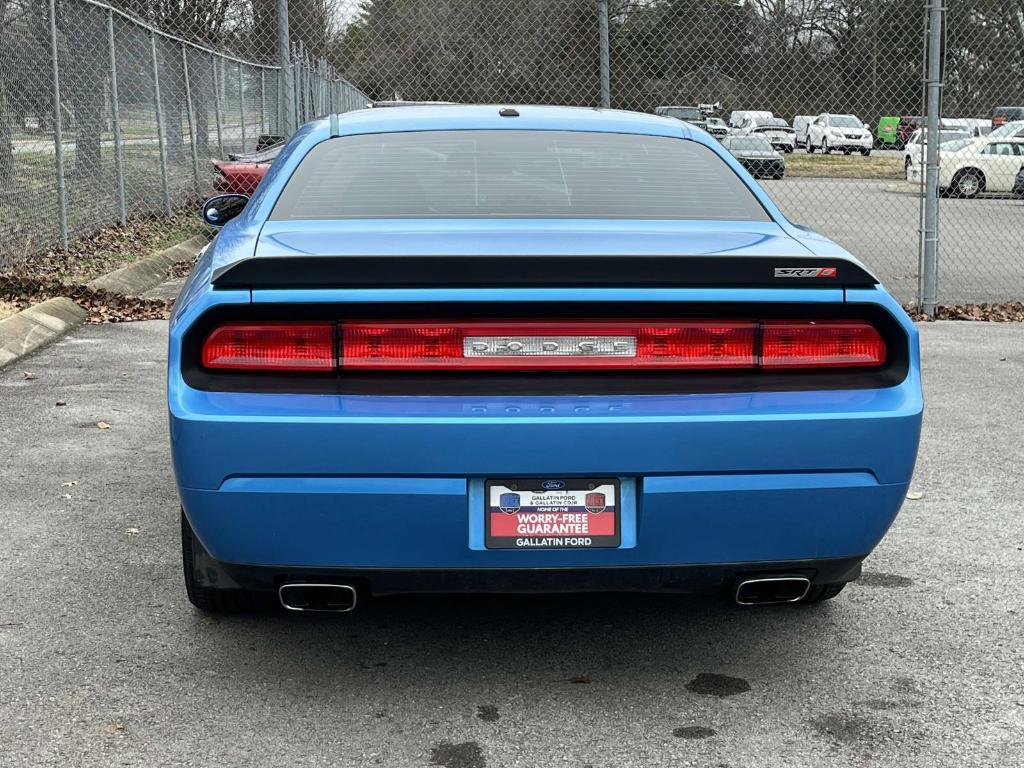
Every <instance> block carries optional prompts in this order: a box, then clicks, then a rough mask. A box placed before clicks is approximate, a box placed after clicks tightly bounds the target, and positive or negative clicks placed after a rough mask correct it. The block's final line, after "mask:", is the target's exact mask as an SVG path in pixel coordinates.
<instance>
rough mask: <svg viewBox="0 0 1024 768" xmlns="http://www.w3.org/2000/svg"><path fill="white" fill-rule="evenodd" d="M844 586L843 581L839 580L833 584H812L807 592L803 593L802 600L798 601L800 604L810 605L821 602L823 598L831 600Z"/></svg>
mask: <svg viewBox="0 0 1024 768" xmlns="http://www.w3.org/2000/svg"><path fill="white" fill-rule="evenodd" d="M845 586H846V582H845V581H839V582H836V583H834V584H812V585H811V588H810V589H809V590H808V592H807V594H806V595H804V598H803V600H801V601H800V603H801V604H802V605H811V604H814V603H822V602H824V601H825V600H831V599H832V598H833V597H835V596H837V595H838V594H839V593H840V592H842V591H843V588H844V587H845Z"/></svg>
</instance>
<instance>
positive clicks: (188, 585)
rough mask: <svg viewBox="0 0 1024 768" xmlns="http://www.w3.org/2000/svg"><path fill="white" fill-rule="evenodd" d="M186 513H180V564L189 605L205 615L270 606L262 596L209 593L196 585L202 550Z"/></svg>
mask: <svg viewBox="0 0 1024 768" xmlns="http://www.w3.org/2000/svg"><path fill="white" fill-rule="evenodd" d="M202 546H203V545H202V544H201V543H200V542H199V539H197V538H196V535H195V532H193V530H192V526H191V525H189V522H188V518H187V517H185V510H182V511H181V562H182V566H183V567H184V571H185V592H186V593H187V594H188V599H189V602H190V603H192V605H194V606H195V607H196V608H198V609H199V610H200V611H203V612H204V613H251V612H253V611H262V610H266V609H268V608H269V607H270V606H271V605H272V601H271V599H270V597H269V596H268V595H267V594H265V593H263V592H254V591H250V590H245V589H211V588H210V587H207V586H204V585H202V584H200V583H199V582H198V580H197V579H196V574H195V559H196V551H197V550H198V549H200V548H202Z"/></svg>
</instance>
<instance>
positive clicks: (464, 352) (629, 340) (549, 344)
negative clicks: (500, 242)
mask: <svg viewBox="0 0 1024 768" xmlns="http://www.w3.org/2000/svg"><path fill="white" fill-rule="evenodd" d="M755 329H756V325H755V324H754V323H751V322H741V321H740V322H737V321H722V322H715V323H707V322H687V323H679V322H661V321H647V322H645V321H637V322H564V323H560V322H490V323H473V322H454V323H444V324H436V323H414V322H393V323H372V322H366V323H363V322H355V323H343V324H342V328H341V366H342V368H347V369H352V370H369V369H374V370H381V369H384V370H388V369H405V370H438V369H456V370H488V371H536V370H563V371H565V370H569V371H575V370H588V369H595V368H599V369H603V370H616V369H617V370H627V369H636V368H676V369H686V368H750V367H752V366H753V364H754V336H755Z"/></svg>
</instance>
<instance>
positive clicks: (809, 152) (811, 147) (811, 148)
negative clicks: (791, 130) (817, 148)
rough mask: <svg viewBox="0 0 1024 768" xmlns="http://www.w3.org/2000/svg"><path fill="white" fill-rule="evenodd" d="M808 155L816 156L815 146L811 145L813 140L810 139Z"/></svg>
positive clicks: (808, 141)
mask: <svg viewBox="0 0 1024 768" xmlns="http://www.w3.org/2000/svg"><path fill="white" fill-rule="evenodd" d="M807 154H808V155H813V154H814V145H813V144H811V140H810V139H808V140H807Z"/></svg>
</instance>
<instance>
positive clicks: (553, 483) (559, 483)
mask: <svg viewBox="0 0 1024 768" xmlns="http://www.w3.org/2000/svg"><path fill="white" fill-rule="evenodd" d="M542 485H543V486H544V490H547V491H557V490H559V489H561V488H565V481H564V480H545V481H544V482H543V483H542Z"/></svg>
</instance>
